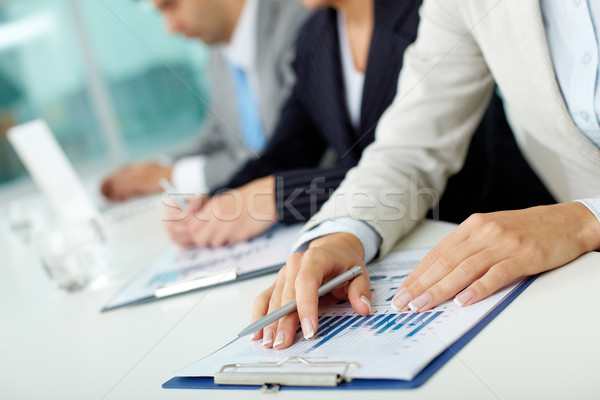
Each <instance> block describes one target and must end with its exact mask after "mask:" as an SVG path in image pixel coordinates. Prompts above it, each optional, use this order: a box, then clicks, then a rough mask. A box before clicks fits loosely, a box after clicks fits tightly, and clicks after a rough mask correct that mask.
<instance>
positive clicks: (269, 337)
mask: <svg viewBox="0 0 600 400" xmlns="http://www.w3.org/2000/svg"><path fill="white" fill-rule="evenodd" d="M272 342H273V331H272V330H271V329H267V330H265V331H264V334H263V341H262V344H263V346H265V347H266V346H268V345H270V344H271V343H272Z"/></svg>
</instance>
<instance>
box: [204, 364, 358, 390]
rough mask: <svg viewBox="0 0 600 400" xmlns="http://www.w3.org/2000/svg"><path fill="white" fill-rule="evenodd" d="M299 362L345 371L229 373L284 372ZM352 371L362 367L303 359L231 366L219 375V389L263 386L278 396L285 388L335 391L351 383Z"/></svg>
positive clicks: (216, 375)
mask: <svg viewBox="0 0 600 400" xmlns="http://www.w3.org/2000/svg"><path fill="white" fill-rule="evenodd" d="M293 361H298V362H300V363H302V364H304V365H307V366H309V367H344V370H343V371H342V373H338V372H319V373H317V372H303V373H297V372H237V371H236V372H231V371H230V372H227V371H226V370H227V369H231V368H273V367H276V368H280V367H283V366H284V365H285V364H287V363H292V362H293ZM350 367H358V364H357V363H349V362H311V361H306V360H305V359H304V358H302V357H298V356H293V357H286V358H285V359H283V360H281V361H279V362H273V363H256V364H227V365H223V366H222V367H221V370H220V371H219V372H217V373H216V374H215V378H214V379H215V384H217V385H257V386H262V391H263V392H277V391H279V388H280V387H281V386H320V387H334V386H338V385H339V384H340V383H342V382H350V381H351V380H352V378H348V377H346V373H347V372H348V369H349V368H350Z"/></svg>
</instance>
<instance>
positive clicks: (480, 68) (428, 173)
mask: <svg viewBox="0 0 600 400" xmlns="http://www.w3.org/2000/svg"><path fill="white" fill-rule="evenodd" d="M466 3H468V2H462V0H426V1H425V2H424V4H423V6H422V8H421V22H420V26H419V30H418V35H417V40H416V42H415V43H413V44H412V45H411V46H410V47H409V48H408V49H407V51H406V53H405V56H404V66H403V69H402V72H401V74H400V78H399V82H398V91H397V94H396V97H395V99H394V101H393V102H392V104H391V105H390V107H389V108H388V109H387V111H386V112H385V113H384V115H383V117H382V119H381V122H380V123H379V125H378V127H377V131H376V136H375V142H374V143H372V144H371V145H370V146H368V147H367V148H366V149H365V151H364V153H363V156H362V158H361V160H360V162H359V164H358V166H357V167H355V168H353V169H351V170H350V171H349V172H348V174H347V175H346V179H345V180H344V181H343V182H342V184H341V185H340V187H339V188H338V190H337V191H336V192H335V193H334V194H333V196H332V198H330V200H329V201H327V202H326V203H325V204H324V205H323V207H322V208H321V210H320V211H319V212H318V213H317V214H316V216H315V217H313V218H311V220H310V222H309V223H308V224H307V225H306V226H305V227H304V230H305V231H306V230H308V229H311V228H312V227H314V226H316V225H318V224H319V223H322V222H324V221H326V220H331V219H337V218H342V217H351V218H354V219H357V220H361V221H364V222H366V223H368V224H369V225H370V226H371V227H372V228H373V229H374V230H375V231H376V232H377V233H379V235H380V236H381V238H382V243H381V247H380V255H381V256H383V255H385V254H386V253H387V252H389V251H390V250H391V248H392V247H393V245H394V244H395V243H396V242H397V240H398V239H399V238H400V237H402V236H403V235H404V234H406V233H407V232H408V231H410V229H412V228H413V227H414V226H415V225H416V224H417V223H418V221H419V220H421V219H422V218H424V216H425V214H426V213H427V211H428V210H429V209H430V208H432V207H433V206H434V205H435V204H436V203H437V201H438V200H439V198H440V197H441V194H442V192H443V190H444V188H445V185H446V181H447V179H448V177H449V176H450V175H452V174H454V173H456V172H457V171H459V170H460V168H461V167H462V164H463V162H464V158H465V156H466V152H467V149H468V145H469V141H470V138H471V136H472V134H473V132H474V131H475V129H476V128H477V126H478V124H479V122H480V120H481V118H482V116H483V113H484V112H485V108H486V106H487V104H488V102H489V99H490V96H491V94H492V91H493V87H494V82H493V79H492V76H491V74H490V71H489V70H488V67H487V64H486V62H485V59H484V57H483V55H482V52H481V49H480V48H479V46H478V45H477V43H476V41H475V40H474V38H473V36H472V35H471V33H470V32H471V29H473V27H472V26H467V25H468V24H467V23H465V19H466V18H467V17H468V15H467V12H466V7H464V5H465V4H466ZM483 17H485V16H482V18H483Z"/></svg>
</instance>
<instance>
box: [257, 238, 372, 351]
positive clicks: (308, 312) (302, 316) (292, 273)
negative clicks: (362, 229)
mask: <svg viewBox="0 0 600 400" xmlns="http://www.w3.org/2000/svg"><path fill="white" fill-rule="evenodd" d="M363 254H364V250H363V246H362V243H361V242H360V241H359V240H358V238H357V237H356V236H354V235H352V234H349V233H334V234H331V235H326V236H323V237H320V238H318V239H315V240H313V241H312V242H311V244H310V246H309V249H308V250H307V251H306V252H305V253H295V254H293V255H291V256H290V257H289V258H288V260H287V263H286V265H285V266H284V267H283V268H282V269H281V270H280V271H279V275H278V276H277V279H276V280H275V282H274V283H273V285H271V286H270V287H269V288H268V289H267V290H265V291H264V292H262V293H261V294H260V295H259V296H258V297H257V298H256V300H255V302H254V310H253V312H252V321H256V320H257V319H259V318H261V317H263V316H265V315H266V314H267V313H270V312H272V311H274V310H276V309H278V308H279V307H281V306H282V305H285V304H287V303H289V302H290V301H292V300H297V302H298V311H297V312H294V313H292V314H289V315H287V316H285V317H283V318H281V319H280V320H279V321H277V322H274V323H273V324H271V325H269V326H267V327H265V328H264V329H262V330H260V331H258V332H256V333H255V334H254V335H253V337H252V339H253V340H259V339H261V338H262V340H263V345H264V346H265V347H268V348H270V347H274V348H275V349H283V348H286V347H288V346H290V345H291V344H292V343H293V341H294V336H295V335H296V329H297V328H298V321H302V324H301V325H302V333H303V335H304V337H305V338H310V337H312V336H313V335H314V334H315V333H316V332H317V329H318V328H319V326H318V305H319V297H318V295H317V291H318V289H319V287H320V286H321V285H322V284H323V283H325V282H327V281H329V280H331V279H333V278H334V277H336V276H337V275H339V274H341V273H343V272H345V271H347V270H349V269H351V268H352V267H354V266H355V265H360V266H362V267H363V273H362V274H360V275H358V276H357V277H356V278H354V279H353V280H352V281H351V282H350V283H349V284H348V285H345V286H342V287H340V288H338V289H336V290H334V291H333V292H331V293H332V294H333V295H334V296H335V297H337V298H340V299H349V300H350V303H351V304H352V307H353V308H354V310H355V311H356V312H357V313H359V314H360V315H363V316H366V315H369V313H370V311H371V291H370V283H369V276H368V274H367V270H366V268H365V264H364V262H363Z"/></svg>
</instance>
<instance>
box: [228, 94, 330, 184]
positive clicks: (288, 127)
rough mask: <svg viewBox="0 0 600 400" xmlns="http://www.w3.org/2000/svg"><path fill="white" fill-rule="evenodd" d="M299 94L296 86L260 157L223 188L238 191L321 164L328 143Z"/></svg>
mask: <svg viewBox="0 0 600 400" xmlns="http://www.w3.org/2000/svg"><path fill="white" fill-rule="evenodd" d="M300 91H301V88H300V87H299V85H298V84H296V85H294V88H293V90H292V93H291V95H290V97H289V98H288V99H287V101H286V102H285V105H284V106H283V109H282V111H281V115H280V119H279V122H278V123H277V127H276V129H275V133H274V134H273V137H272V138H271V140H270V141H269V143H268V144H267V147H266V148H265V150H264V152H263V153H262V154H261V156H260V157H258V158H256V159H254V160H250V161H248V162H247V163H246V164H245V165H244V166H243V167H242V168H241V169H239V170H238V172H237V173H236V174H235V175H234V176H233V177H232V178H231V179H230V180H229V182H228V183H227V184H226V185H224V186H223V187H222V188H221V189H224V188H236V187H239V186H242V185H244V184H246V183H248V182H250V181H253V180H254V179H258V178H262V177H264V176H267V175H273V174H276V173H277V172H278V171H282V170H289V169H298V168H309V167H312V166H314V165H318V163H319V161H320V160H321V158H322V157H323V154H324V153H325V150H326V149H327V143H326V141H325V140H324V139H323V138H322V137H321V135H320V134H319V132H318V130H317V128H316V127H315V125H314V123H313V122H312V120H311V118H310V116H309V115H308V114H307V113H306V111H305V109H304V106H303V105H302V101H301V100H300V97H301V93H300Z"/></svg>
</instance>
